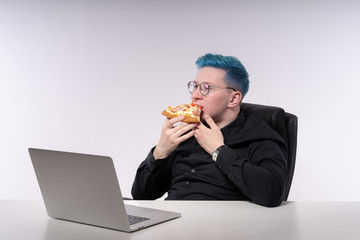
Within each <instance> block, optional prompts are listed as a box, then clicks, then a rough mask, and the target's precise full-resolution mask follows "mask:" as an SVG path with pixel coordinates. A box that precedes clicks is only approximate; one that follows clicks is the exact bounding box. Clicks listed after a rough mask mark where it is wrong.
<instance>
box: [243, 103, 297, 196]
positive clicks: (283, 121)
mask: <svg viewBox="0 0 360 240" xmlns="http://www.w3.org/2000/svg"><path fill="white" fill-rule="evenodd" d="M241 109H242V110H243V111H244V112H245V113H247V114H250V115H254V116H256V117H258V118H261V119H263V120H265V121H266V122H267V123H268V124H269V125H270V126H271V127H272V128H273V129H274V130H275V131H276V132H278V133H279V134H280V136H281V137H282V138H283V139H284V141H285V142H286V144H287V146H288V156H286V157H287V168H288V169H287V170H288V182H287V186H286V189H285V194H284V198H283V200H284V201H286V200H287V199H288V196H289V192H290V187H291V182H292V179H293V175H294V170H295V160H296V147H297V129H298V118H297V116H295V115H293V114H291V113H287V112H285V111H284V109H282V108H280V107H275V106H266V105H259V104H253V103H242V104H241Z"/></svg>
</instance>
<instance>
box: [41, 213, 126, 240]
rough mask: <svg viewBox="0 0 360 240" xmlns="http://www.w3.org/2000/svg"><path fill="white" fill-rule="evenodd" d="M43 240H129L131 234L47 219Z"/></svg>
mask: <svg viewBox="0 0 360 240" xmlns="http://www.w3.org/2000/svg"><path fill="white" fill-rule="evenodd" d="M43 239H44V240H64V239H66V240H72V239H78V240H80V239H81V240H85V239H86V240H95V239H96V240H99V239H101V240H109V239H111V240H112V239H124V240H130V239H131V234H129V233H125V232H121V231H116V230H112V229H107V228H101V227H96V226H91V225H86V224H81V223H75V222H69V221H65V220H59V219H53V218H49V220H48V222H47V224H46V229H45V236H44V238H43Z"/></svg>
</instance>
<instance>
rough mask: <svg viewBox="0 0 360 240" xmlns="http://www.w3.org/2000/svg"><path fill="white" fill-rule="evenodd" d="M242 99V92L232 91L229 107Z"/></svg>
mask: <svg viewBox="0 0 360 240" xmlns="http://www.w3.org/2000/svg"><path fill="white" fill-rule="evenodd" d="M241 100H242V94H241V92H239V91H236V92H232V93H231V95H230V101H229V107H235V106H237V105H240V103H241Z"/></svg>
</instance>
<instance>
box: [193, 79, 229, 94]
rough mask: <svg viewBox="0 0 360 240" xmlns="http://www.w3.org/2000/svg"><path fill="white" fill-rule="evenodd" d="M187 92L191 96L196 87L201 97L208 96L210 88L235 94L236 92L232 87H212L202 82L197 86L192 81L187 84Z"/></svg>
mask: <svg viewBox="0 0 360 240" xmlns="http://www.w3.org/2000/svg"><path fill="white" fill-rule="evenodd" d="M187 86H188V90H189V92H190V93H191V94H192V93H193V92H194V91H195V90H196V89H197V88H198V87H200V93H201V95H203V96H206V95H208V94H209V92H210V89H212V88H220V89H231V90H233V91H235V92H236V90H235V89H234V88H232V87H219V86H213V85H210V84H208V83H206V82H202V83H201V84H198V83H196V82H194V81H190V82H188V84H187Z"/></svg>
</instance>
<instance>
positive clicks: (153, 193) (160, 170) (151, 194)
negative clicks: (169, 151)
mask: <svg viewBox="0 0 360 240" xmlns="http://www.w3.org/2000/svg"><path fill="white" fill-rule="evenodd" d="M153 150H154V148H153V149H152V150H151V151H150V153H149V154H148V156H147V158H146V159H145V160H144V161H143V162H142V163H141V164H140V166H139V168H138V170H137V172H136V176H135V180H134V183H133V186H132V189H131V194H132V196H133V198H134V199H135V200H154V199H157V198H160V197H162V196H163V195H164V194H165V193H166V192H167V191H168V190H169V189H170V184H171V168H172V161H171V158H170V157H169V158H165V159H158V160H155V158H154V156H153Z"/></svg>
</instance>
